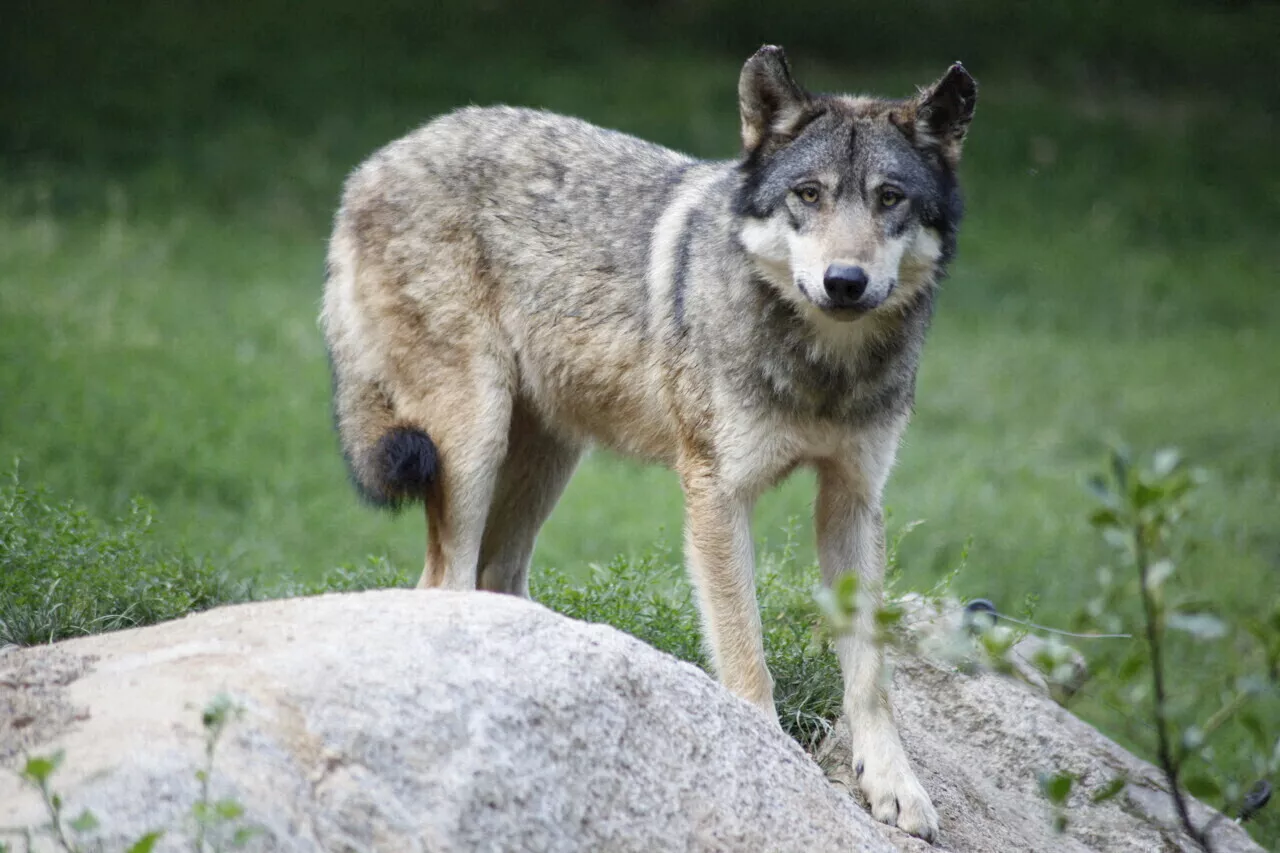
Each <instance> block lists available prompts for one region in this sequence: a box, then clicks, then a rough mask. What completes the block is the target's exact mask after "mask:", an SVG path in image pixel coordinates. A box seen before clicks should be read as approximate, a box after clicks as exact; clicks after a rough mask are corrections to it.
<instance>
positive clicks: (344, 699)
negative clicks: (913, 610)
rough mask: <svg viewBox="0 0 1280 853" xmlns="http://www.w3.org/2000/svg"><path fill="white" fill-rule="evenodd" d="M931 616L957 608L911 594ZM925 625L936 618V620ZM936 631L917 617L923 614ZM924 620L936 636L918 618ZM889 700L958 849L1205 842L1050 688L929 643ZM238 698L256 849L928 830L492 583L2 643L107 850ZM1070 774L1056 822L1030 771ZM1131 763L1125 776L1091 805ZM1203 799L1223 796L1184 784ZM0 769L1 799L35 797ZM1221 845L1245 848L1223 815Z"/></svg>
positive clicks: (737, 704) (835, 767) (721, 703)
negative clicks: (965, 665) (932, 604)
mask: <svg viewBox="0 0 1280 853" xmlns="http://www.w3.org/2000/svg"><path fill="white" fill-rule="evenodd" d="M923 616H924V618H923V620H922V621H923V622H924V623H925V624H927V625H930V626H932V628H930V629H928V630H932V631H934V633H935V634H936V633H938V632H942V634H946V632H947V631H948V630H949V629H950V628H952V627H954V624H953V623H954V622H955V616H954V614H953V613H952V614H947V613H943V614H938V613H928V614H923ZM925 633H927V631H926V632H925ZM925 639H926V640H927V639H928V637H925ZM924 645H925V646H928V645H929V643H928V642H925V643H924ZM894 679H895V699H896V704H897V709H898V718H899V721H900V724H901V727H902V731H903V739H904V741H905V742H906V746H907V751H908V753H909V754H910V756H911V758H912V760H913V762H914V764H915V767H916V769H917V771H918V773H919V774H920V777H921V781H922V782H923V783H924V785H925V787H926V788H927V789H928V790H929V791H930V793H931V794H932V795H933V797H934V802H935V803H936V804H937V806H938V811H939V813H940V816H941V837H940V839H939V842H938V849H941V850H946V851H953V853H979V851H981V853H991V851H1043V853H1079V851H1099V853H1129V851H1169V852H1170V853H1172V851H1180V850H1183V851H1191V850H1192V849H1193V848H1192V846H1191V845H1190V843H1189V842H1188V840H1187V839H1186V838H1185V837H1184V836H1182V835H1181V834H1180V833H1179V831H1178V830H1177V828H1176V826H1175V825H1174V822H1173V820H1172V810H1171V808H1170V806H1169V799H1168V796H1167V794H1165V793H1164V792H1163V791H1162V790H1161V782H1160V779H1159V775H1158V774H1157V773H1156V772H1155V770H1154V769H1153V768H1152V767H1151V766H1150V765H1148V764H1146V763H1144V762H1141V761H1139V760H1138V759H1136V758H1134V757H1133V756H1132V755H1130V754H1128V753H1126V752H1125V751H1124V750H1122V749H1120V748H1119V747H1118V746H1117V745H1115V744H1114V743H1112V742H1111V741H1109V740H1107V739H1106V738H1104V737H1102V736H1101V735H1099V734H1098V733H1097V732H1096V731H1095V730H1094V729H1093V728H1091V727H1090V726H1088V725H1086V724H1084V723H1082V722H1081V721H1079V720H1077V719H1076V718H1075V717H1073V716H1072V715H1071V714H1070V713H1068V712H1067V711H1065V710H1063V709H1062V708H1060V707H1059V706H1058V705H1056V704H1055V703H1053V702H1052V701H1051V700H1050V699H1048V698H1046V697H1045V696H1044V695H1043V691H1042V690H1037V689H1035V688H1033V687H1030V686H1028V685H1025V684H1022V683H1019V682H1017V681H1014V680H1012V679H1007V678H1002V677H999V676H994V675H964V674H961V673H958V672H956V671H954V669H952V668H950V667H947V666H945V665H943V664H940V663H937V662H935V661H932V660H929V659H927V658H924V657H913V656H904V657H900V658H899V659H898V661H897V665H896V668H895V676H894ZM222 691H226V692H228V693H230V694H232V695H233V696H234V697H235V698H236V699H237V701H239V702H240V703H241V704H242V705H244V706H245V707H246V709H247V711H246V714H245V716H244V718H243V719H241V720H240V721H239V722H237V723H235V724H234V725H233V726H232V727H231V728H230V729H229V730H228V734H227V737H226V739H225V742H224V743H223V745H222V746H221V747H220V748H219V753H218V756H217V765H216V768H215V772H214V793H215V796H217V797H223V796H228V795H233V796H235V797H236V798H238V799H239V800H240V802H242V803H243V804H245V805H246V806H247V807H248V815H247V819H248V821H249V822H251V823H255V824H257V825H259V826H261V827H263V828H264V830H265V833H264V835H262V836H261V837H259V838H258V839H257V840H256V841H255V842H254V843H253V844H254V846H257V847H258V848H261V849H268V850H374V849H376V850H388V851H401V850H423V851H455V850H457V851H462V850H467V851H470V850H495V851H497V850H521V851H524V850H532V851H570V850H584V851H585V850H607V851H628V850H635V851H674V850H696V851H712V850H715V851H721V850H723V851H751V852H752V853H756V851H825V850H833V851H835V850H839V851H842V853H845V852H846V851H871V852H872V853H894V851H925V850H929V849H930V848H929V847H928V845H926V844H925V843H924V842H921V841H919V840H917V839H912V838H910V837H909V836H907V835H905V834H904V833H902V832H899V831H898V830H895V829H891V828H889V827H884V826H881V825H879V824H874V823H873V822H872V821H871V819H870V818H869V817H868V816H867V814H866V813H865V812H864V811H863V810H862V809H860V808H859V807H858V806H857V805H856V804H855V803H854V800H853V799H852V798H851V797H849V796H848V795H847V794H846V793H844V792H843V791H842V790H840V788H839V787H838V786H839V785H843V786H844V788H845V789H848V787H849V783H850V781H851V780H849V778H848V764H849V759H848V752H847V750H848V747H847V738H845V737H843V736H842V733H841V732H840V730H839V728H837V733H836V736H835V737H833V738H832V739H830V740H829V742H828V743H827V744H826V745H825V747H824V749H823V750H822V751H820V756H819V758H820V760H821V762H822V763H823V765H824V766H826V767H828V768H829V769H830V771H831V773H832V775H833V777H835V778H836V781H837V786H833V785H831V784H829V783H828V782H827V781H826V780H825V779H824V778H823V776H822V772H821V770H820V769H819V767H818V766H817V765H816V764H814V763H813V762H812V761H811V760H810V759H809V758H808V757H807V756H805V755H804V754H803V753H802V752H801V750H800V749H799V747H797V746H796V745H795V744H794V743H792V742H791V741H790V740H788V739H787V738H786V737H785V736H784V735H782V734H781V733H780V732H779V731H777V730H776V729H775V728H774V727H773V726H772V724H771V723H769V722H767V721H766V720H765V719H764V717H763V715H761V714H760V713H759V712H757V711H756V710H755V709H754V708H752V707H750V706H748V705H747V704H746V703H743V702H741V701H739V700H738V699H736V698H734V697H732V696H730V695H729V694H728V693H726V692H725V691H724V690H722V689H721V688H720V687H718V686H717V685H716V684H715V683H714V682H713V681H712V680H711V679H709V678H708V677H707V676H706V675H704V674H703V673H702V672H700V671H699V670H697V669H695V668H693V667H691V666H688V665H686V664H683V663H680V662H678V661H676V660H674V659H673V658H671V657H669V656H667V655H664V654H661V653H659V652H657V651H655V650H653V649H652V648H650V647H648V646H646V645H644V644H642V643H640V642H639V641H637V640H634V639H632V638H630V637H627V636H626V635H623V634H621V633H619V632H617V631H614V630H613V629H611V628H607V627H603V626H595V625H586V624H582V623H578V622H574V621H572V620H569V619H565V618H563V617H560V616H557V615H556V614H554V613H551V612H550V611H548V610H546V609H544V608H542V607H540V606H538V605H536V604H531V603H529V602H525V601H520V600H518V599H514V598H509V597H502V596H495V595H489V594H485V593H472V594H466V595H462V594H450V593H442V592H432V593H423V592H417V591H400V590H396V591H382V592H375V593H363V594H357V595H334V596H326V597H322V598H310V599H296V600H290V601H274V602H263V603H257V604H249V605H243V606H239V607H229V608H225V609H221V610H217V611H213V612H210V613H205V614H201V615H197V616H192V617H189V618H187V619H183V620H181V621H178V622H172V623H168V624H165V625H159V626H155V627H151V628H145V629H140V630H134V631H122V632H119V633H116V634H109V635H104V636H98V637H87V638H83V639H78V640H72V641H68V642H64V643H59V644H57V645H56V646H52V647H45V648H36V649H24V650H19V651H11V652H9V653H8V654H4V655H0V764H5V765H9V766H13V765H14V764H16V762H17V760H18V758H17V757H18V753H19V752H20V751H21V750H24V749H25V750H28V751H32V752H35V753H39V754H45V753H49V752H51V751H53V750H54V749H57V748H62V749H65V751H66V762H65V764H64V766H63V768H62V769H61V770H60V771H59V772H58V774H57V775H56V777H55V779H54V783H55V787H56V788H58V789H59V790H61V791H63V792H64V793H67V794H69V805H68V806H67V808H66V812H67V814H68V815H75V814H77V813H78V812H79V810H80V809H81V808H82V807H84V806H89V807H90V808H92V809H93V810H94V812H95V813H96V814H97V815H98V817H99V819H100V820H101V822H102V828H103V832H104V833H105V836H104V839H105V840H106V842H107V847H106V849H107V850H121V849H123V847H124V842H125V840H126V839H128V840H132V839H134V838H137V837H138V836H139V835H141V834H142V833H143V832H144V831H146V830H148V829H151V828H155V827H160V826H165V827H169V828H170V834H169V835H168V836H166V837H165V839H164V840H163V841H162V844H161V848H160V849H174V850H176V849H190V846H191V845H190V843H189V834H188V831H187V830H189V828H190V822H189V821H187V822H186V824H185V827H186V828H184V820H183V816H184V814H185V813H186V812H187V809H188V808H189V806H190V804H191V802H193V801H194V799H195V798H196V796H197V784H196V782H195V779H194V776H193V774H194V771H195V770H196V769H197V768H198V767H199V766H200V764H201V760H202V759H201V754H202V748H203V734H202V730H201V726H200V722H199V717H200V710H201V709H202V708H203V707H204V706H205V704H206V703H207V702H208V701H209V699H210V698H211V697H213V696H214V695H215V694H217V693H219V692H222ZM1046 770H1048V771H1056V770H1065V771H1069V772H1072V773H1075V774H1077V775H1078V776H1079V777H1080V779H1081V782H1080V785H1079V786H1078V791H1077V793H1075V794H1073V796H1072V798H1071V801H1070V803H1069V809H1068V817H1069V823H1068V828H1067V831H1066V833H1065V834H1062V835H1055V834H1054V833H1053V831H1052V829H1051V826H1052V817H1053V815H1052V813H1051V811H1050V808H1049V806H1048V804H1047V803H1046V801H1045V799H1044V797H1043V796H1042V795H1041V794H1040V793H1039V790H1038V786H1037V774H1038V773H1039V772H1041V771H1046ZM1118 773H1123V774H1125V775H1126V776H1127V777H1128V778H1129V779H1130V780H1131V782H1130V784H1129V785H1128V786H1127V788H1126V789H1125V791H1124V792H1123V793H1122V794H1121V795H1120V796H1119V797H1117V798H1115V799H1112V800H1110V801H1108V802H1106V803H1102V804H1093V803H1091V802H1090V798H1089V794H1090V793H1091V792H1094V791H1096V790H1098V789H1099V788H1100V787H1101V786H1103V785H1105V784H1106V783H1107V782H1108V781H1109V780H1111V779H1112V778H1114V776H1115V775H1116V774H1118ZM1192 808H1193V814H1194V815H1195V817H1196V819H1197V821H1198V822H1200V823H1202V824H1203V823H1204V822H1206V821H1208V820H1209V819H1210V817H1211V815H1212V814H1213V813H1212V812H1211V811H1210V810H1209V809H1207V808H1205V807H1204V806H1202V805H1201V804H1199V803H1195V802H1194V801H1193V802H1192ZM43 820H44V813H43V811H42V810H41V807H40V805H39V802H38V800H37V799H36V798H35V797H34V795H32V794H31V793H30V792H29V791H27V790H24V789H21V788H20V787H19V786H18V784H17V782H16V779H15V777H14V776H13V775H12V774H8V773H4V772H2V771H0V826H9V827H12V826H18V825H31V824H37V823H40V822H43ZM1214 840H1215V842H1216V848H1215V849H1216V850H1217V851H1219V853H1256V852H1257V851H1261V848H1260V847H1258V846H1257V845H1255V844H1253V843H1252V842H1251V841H1250V840H1249V839H1248V837H1247V835H1246V834H1245V833H1244V832H1243V830H1241V829H1240V828H1239V827H1237V826H1235V825H1234V824H1232V823H1231V822H1230V821H1219V823H1218V824H1217V826H1216V828H1215V831H1214Z"/></svg>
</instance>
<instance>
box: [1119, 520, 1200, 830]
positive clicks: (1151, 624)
mask: <svg viewBox="0 0 1280 853" xmlns="http://www.w3.org/2000/svg"><path fill="white" fill-rule="evenodd" d="M1144 534H1145V531H1144V530H1143V527H1142V523H1141V522H1138V523H1137V524H1136V525H1135V526H1134V531H1133V537H1134V558H1135V561H1136V562H1137V564H1138V590H1139V593H1140V594H1141V595H1142V610H1143V613H1144V615H1145V616H1146V623H1147V646H1148V648H1149V650H1150V653H1151V679H1152V682H1153V685H1152V686H1153V688H1154V690H1155V715H1156V754H1157V755H1158V756H1159V759H1160V769H1161V770H1163V771H1164V775H1165V779H1166V780H1168V782H1169V792H1170V795H1171V796H1172V797H1173V805H1174V807H1175V808H1176V809H1177V811H1178V818H1179V819H1180V820H1181V821H1182V826H1183V828H1184V829H1185V830H1186V831H1187V834H1188V835H1190V836H1191V838H1192V839H1193V840H1194V841H1195V842H1196V843H1197V844H1199V845H1200V847H1201V849H1203V850H1204V851H1205V853H1213V847H1211V846H1210V844H1209V839H1208V837H1207V836H1205V834H1204V833H1202V832H1201V831H1200V830H1199V829H1196V825H1195V824H1194V823H1192V822H1191V813H1190V812H1189V811H1187V801H1186V798H1185V797H1183V796H1182V788H1180V787H1179V786H1178V771H1179V769H1180V768H1179V762H1177V761H1175V760H1174V758H1173V753H1172V751H1171V750H1170V748H1169V727H1168V724H1167V720H1166V719H1165V715H1166V708H1165V692H1164V662H1163V656H1162V654H1161V642H1160V626H1159V624H1158V617H1157V615H1156V603H1155V599H1154V597H1153V596H1152V595H1151V591H1150V590H1149V589H1147V569H1148V568H1149V567H1148V565H1147V547H1146V541H1145V540H1146V537H1145V535H1144Z"/></svg>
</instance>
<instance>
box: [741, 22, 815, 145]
mask: <svg viewBox="0 0 1280 853" xmlns="http://www.w3.org/2000/svg"><path fill="white" fill-rule="evenodd" d="M738 107H739V109H740V110H741V111H742V146H743V148H744V149H745V150H746V152H747V153H748V154H753V153H755V152H756V151H759V150H760V149H762V148H764V147H765V146H766V145H768V144H770V143H774V144H777V143H783V142H786V141H788V140H789V139H790V135H791V133H792V131H794V130H795V128H796V126H797V125H798V124H799V123H800V119H801V118H802V117H803V116H804V114H805V112H806V110H807V109H808V107H809V95H808V94H807V93H806V92H805V91H804V90H803V89H801V88H800V87H799V86H797V85H796V81H795V80H793V79H791V68H790V67H789V66H788V65H787V55H786V54H785V53H783V51H782V48H780V47H776V46H774V45H771V44H767V45H765V46H764V47H762V48H760V49H759V50H757V51H756V53H755V55H754V56H752V57H751V58H750V59H748V60H747V64H746V65H744V66H742V76H741V77H739V78H738Z"/></svg>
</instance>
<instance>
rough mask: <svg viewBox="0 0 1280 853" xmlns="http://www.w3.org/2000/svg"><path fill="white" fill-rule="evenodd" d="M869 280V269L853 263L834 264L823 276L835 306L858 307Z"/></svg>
mask: <svg viewBox="0 0 1280 853" xmlns="http://www.w3.org/2000/svg"><path fill="white" fill-rule="evenodd" d="M868 281H870V279H869V278H868V277H867V271H866V270H864V269H863V268H862V267H855V266H853V265H852V264H832V265H831V266H829V267H827V271H826V272H825V273H824V274H823V276H822V283H823V285H824V286H825V287H826V288H827V296H828V297H829V298H830V299H831V305H832V307H833V308H856V307H857V305H858V300H859V299H861V298H862V294H863V293H865V292H866V290H867V282H868Z"/></svg>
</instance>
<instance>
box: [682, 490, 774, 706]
mask: <svg viewBox="0 0 1280 853" xmlns="http://www.w3.org/2000/svg"><path fill="white" fill-rule="evenodd" d="M681 482H682V485H683V486H684V495H685V518H686V521H685V557H686V560H687V561H688V564H689V574H690V576H691V577H692V579H693V585H694V587H695V588H696V589H697V592H698V605H699V611H700V612H701V614H702V627H703V636H704V637H705V638H706V642H707V645H708V646H709V647H710V651H711V659H712V663H713V664H714V666H715V668H716V672H717V673H718V674H719V676H720V681H721V683H722V684H724V686H725V687H728V688H729V689H730V690H732V691H733V692H734V693H736V694H737V695H739V696H741V697H742V698H743V699H746V700H747V701H748V702H751V703H753V704H755V705H757V706H759V707H760V709H761V710H763V711H764V712H765V713H766V714H768V715H769V716H770V717H772V718H773V719H774V720H775V721H776V720H777V719H778V712H777V711H776V710H775V709H774V707H773V678H772V677H771V676H770V675H769V669H768V667H767V666H766V665H765V661H764V642H763V640H762V637H761V631H760V610H759V608H758V607H757V606H756V589H755V555H754V551H753V548H752V545H751V502H750V501H749V500H748V499H746V498H744V497H742V496H739V495H735V494H734V493H733V492H732V490H730V489H728V488H727V487H726V486H725V485H724V484H723V483H722V482H720V481H719V480H718V479H717V478H716V477H715V475H714V474H713V473H711V472H710V471H709V466H703V465H686V466H682V471H681Z"/></svg>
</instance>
